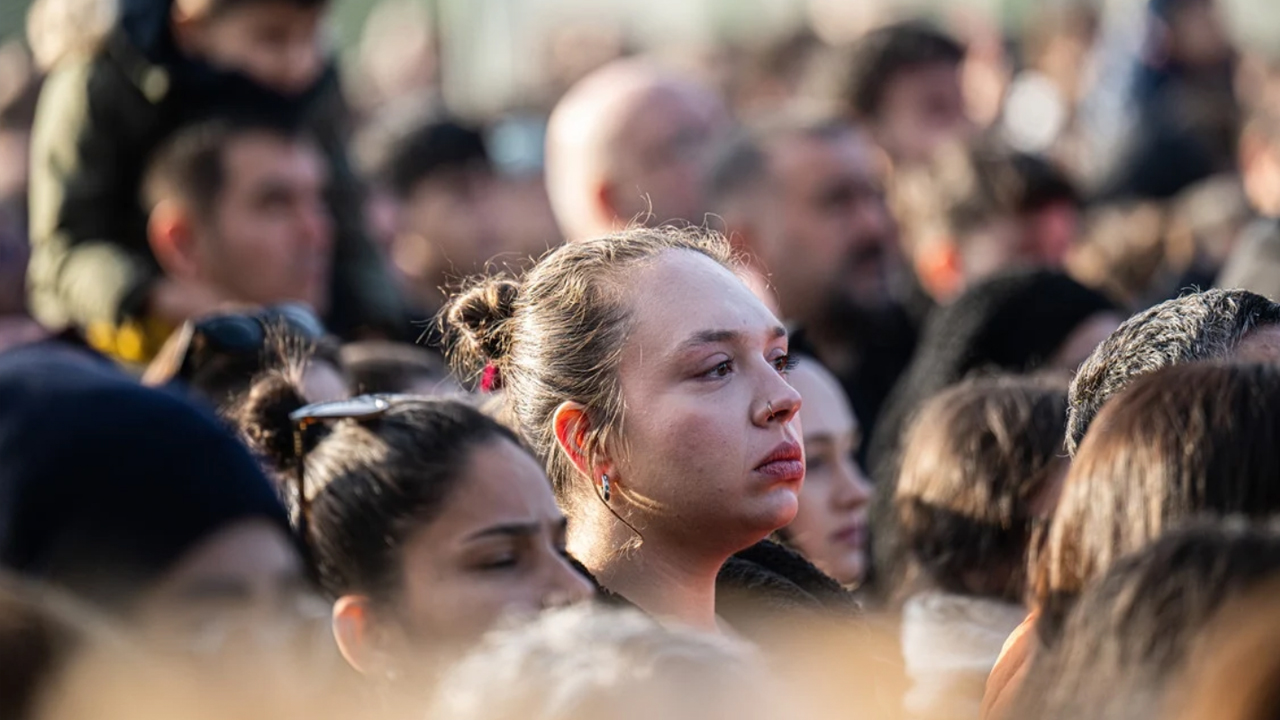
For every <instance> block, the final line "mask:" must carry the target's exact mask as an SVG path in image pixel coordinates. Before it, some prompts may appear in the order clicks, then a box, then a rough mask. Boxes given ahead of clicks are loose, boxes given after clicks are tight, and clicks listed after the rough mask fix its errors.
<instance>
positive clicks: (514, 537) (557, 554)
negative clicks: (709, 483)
mask: <svg viewBox="0 0 1280 720" xmlns="http://www.w3.org/2000/svg"><path fill="white" fill-rule="evenodd" d="M403 573H404V589H403V595H402V597H401V604H400V608H399V610H400V618H401V622H402V623H403V624H404V626H405V628H406V629H407V630H408V633H409V635H410V636H411V637H413V638H414V639H416V640H419V641H421V642H422V643H424V644H430V645H431V648H432V649H439V648H440V647H441V646H449V645H458V644H466V643H468V642H470V641H473V640H475V639H476V638H478V637H479V636H480V635H481V634H483V633H484V631H485V630H487V629H489V627H490V626H492V625H493V624H494V623H495V622H496V621H497V620H498V619H499V618H501V617H502V616H503V615H504V614H507V613H516V614H531V613H536V612H538V611H539V610H542V609H543V608H546V607H549V606H552V605H558V604H564V603H570V602H577V601H580V600H585V599H586V598H588V597H590V595H591V593H592V587H591V585H590V584H589V583H588V582H587V580H586V579H585V578H584V577H583V576H582V575H580V574H579V573H578V572H577V571H576V570H574V569H573V567H571V566H570V565H569V562H568V560H567V559H566V555H565V517H564V515H563V514H562V513H561V512H560V509H559V508H558V507H557V506H556V501H555V498H554V497H553V496H552V494H551V483H550V482H549V481H548V480H547V476H546V474H545V473H544V472H543V471H542V467H541V466H540V465H539V464H538V463H537V462H536V461H535V460H534V459H533V457H532V456H530V455H529V453H527V452H525V451H524V450H522V449H520V448H519V447H517V446H516V445H515V444H514V443H512V442H511V441H509V440H506V439H498V440H494V441H492V442H490V443H486V444H485V445H482V446H480V447H478V448H476V449H475V450H474V451H473V452H472V457H471V460H470V462H468V464H467V469H466V471H465V473H464V475H463V477H462V478H460V479H459V481H458V485H457V487H456V488H455V489H454V491H453V493H452V495H451V496H450V497H449V498H448V500H446V502H445V505H444V507H443V508H442V509H441V512H440V514H439V515H438V516H437V517H436V519H434V520H433V521H431V522H430V523H429V524H428V525H426V526H425V527H423V528H422V529H420V530H418V531H417V532H416V533H414V534H413V535H412V536H411V537H410V540H409V542H408V543H407V544H406V546H405V549H404V568H403Z"/></svg>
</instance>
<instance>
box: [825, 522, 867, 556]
mask: <svg viewBox="0 0 1280 720" xmlns="http://www.w3.org/2000/svg"><path fill="white" fill-rule="evenodd" d="M831 539H832V540H834V541H835V542H836V543H838V544H840V545H846V546H848V547H850V548H854V549H858V550H860V549H862V548H864V547H865V546H866V544H867V528H866V526H865V525H862V524H857V525H849V526H848V527H845V528H844V529H842V530H837V531H836V532H834V533H832V534H831Z"/></svg>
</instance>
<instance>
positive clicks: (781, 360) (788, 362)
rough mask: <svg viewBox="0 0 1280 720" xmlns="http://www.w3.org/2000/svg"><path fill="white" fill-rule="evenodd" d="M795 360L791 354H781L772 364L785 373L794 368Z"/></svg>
mask: <svg viewBox="0 0 1280 720" xmlns="http://www.w3.org/2000/svg"><path fill="white" fill-rule="evenodd" d="M797 362H798V361H797V360H796V359H795V358H793V357H792V356H791V355H782V356H780V357H778V358H777V359H775V360H774V361H773V366H774V367H775V368H777V370H778V372H779V373H781V374H783V375H786V374H787V373H789V372H791V371H792V370H795V369H796V363H797Z"/></svg>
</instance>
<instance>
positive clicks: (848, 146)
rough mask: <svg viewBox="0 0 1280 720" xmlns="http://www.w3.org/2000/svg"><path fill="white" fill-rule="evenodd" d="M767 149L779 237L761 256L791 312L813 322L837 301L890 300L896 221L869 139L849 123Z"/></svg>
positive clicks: (868, 303) (867, 304)
mask: <svg viewBox="0 0 1280 720" xmlns="http://www.w3.org/2000/svg"><path fill="white" fill-rule="evenodd" d="M770 155H771V164H772V167H773V169H774V174H775V176H776V180H777V188H778V190H777V192H778V195H779V197H780V199H781V205H782V207H781V210H780V214H781V225H782V228H781V237H782V241H781V242H779V243H777V244H776V245H774V246H773V248H772V252H769V255H770V257H767V258H763V259H764V261H765V264H766V265H767V266H768V270H769V272H770V275H771V278H772V280H773V283H774V287H775V288H776V289H777V292H778V300H779V302H780V304H781V305H782V311H783V313H784V314H785V315H786V317H787V319H789V320H796V321H800V322H811V321H813V320H814V319H815V316H820V315H822V314H823V313H825V312H826V311H827V309H828V308H829V307H830V306H831V305H832V304H836V305H843V306H846V307H854V308H871V309H875V308H881V307H883V306H884V305H886V304H887V303H889V302H890V300H891V291H892V284H893V276H894V275H895V274H896V268H897V266H898V255H897V251H896V238H897V228H896V225H895V224H894V222H893V218H892V216H890V214H889V208H888V205H887V204H886V203H885V197H884V192H883V190H882V189H881V186H880V178H879V173H878V169H879V168H878V167H877V163H876V157H875V153H874V149H873V148H872V146H871V145H870V143H869V142H867V140H866V139H865V138H864V137H863V136H862V135H861V134H859V133H856V132H854V131H852V130H850V131H849V132H841V133H839V134H837V135H835V136H832V137H825V138H819V137H812V136H804V137H802V136H796V137H791V138H786V139H784V140H781V141H780V142H779V143H778V144H777V145H776V146H775V147H774V148H773V149H772V151H771V153H770Z"/></svg>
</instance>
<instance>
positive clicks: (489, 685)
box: [430, 607, 780, 720]
mask: <svg viewBox="0 0 1280 720" xmlns="http://www.w3.org/2000/svg"><path fill="white" fill-rule="evenodd" d="M773 682H774V681H773V680H772V679H771V678H770V677H769V676H768V674H767V673H766V671H765V668H764V667H763V665H762V664H761V663H760V662H759V660H758V659H757V658H756V657H755V655H754V654H753V653H752V650H751V649H750V648H749V647H747V646H746V645H744V644H741V643H739V642H737V641H734V640H730V639H728V638H724V637H719V636H714V635H707V634H702V633H697V632H694V631H692V630H686V629H681V628H678V627H677V628H672V627H666V626H663V625H661V624H659V623H658V622H657V621H655V620H653V619H652V618H650V617H648V616H646V615H642V614H641V613H639V612H636V611H634V610H617V609H606V608H598V607H578V608H571V609H567V610H561V611H558V612H555V613H548V614H547V615H545V616H544V617H542V618H541V619H540V620H538V621H537V622H535V623H532V624H529V625H526V626H524V627H521V628H518V629H514V630H508V631H506V632H500V633H494V635H493V636H492V637H490V638H488V639H487V640H486V641H485V643H484V644H483V645H482V646H480V647H479V648H477V649H476V650H475V652H473V653H472V654H471V655H470V656H469V657H467V658H465V659H464V660H463V662H461V663H460V664H459V665H458V666H457V667H456V668H454V670H453V671H452V672H450V674H449V675H448V676H447V677H446V678H445V681H444V682H443V683H442V687H443V688H444V690H443V692H442V693H441V696H440V699H439V700H438V702H437V703H436V705H435V707H434V708H433V709H432V710H433V711H432V713H431V715H430V716H431V717H433V718H454V719H455V720H517V718H529V717H537V718H542V719H543V720H592V719H594V718H603V717H609V718H620V719H621V720H640V719H641V718H654V717H662V718H675V719H678V720H684V719H688V720H693V718H699V719H703V718H707V719H710V720H722V719H723V720H727V719H728V718H750V719H751V720H756V719H759V720H764V718H773V717H777V716H778V715H777V713H778V710H779V709H780V708H779V707H778V706H777V705H775V703H776V702H777V701H778V698H777V697H776V696H775V695H774V691H775V688H774V684H773Z"/></svg>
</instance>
